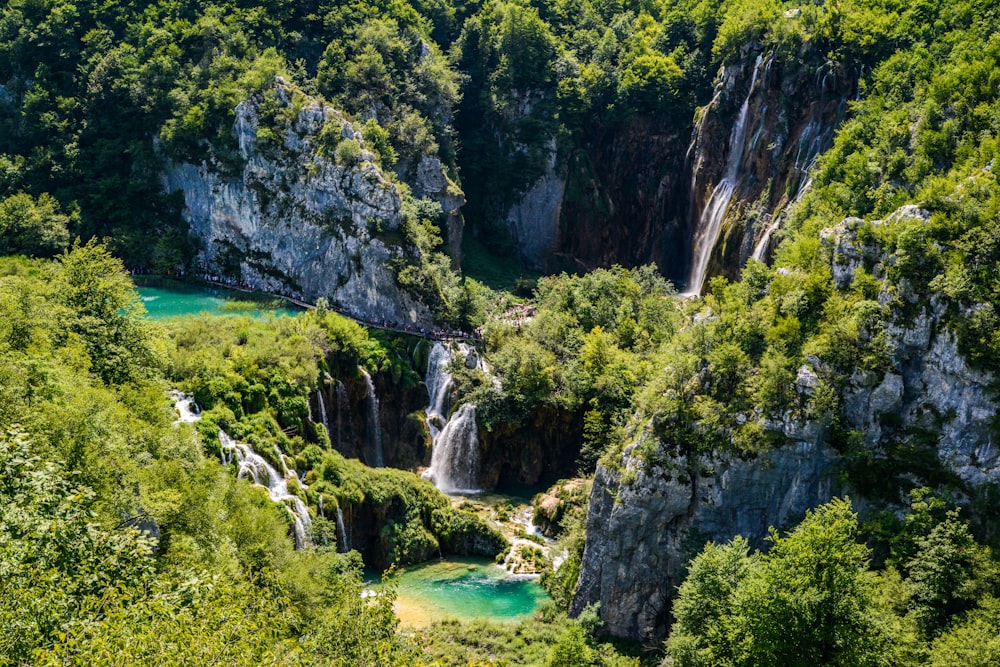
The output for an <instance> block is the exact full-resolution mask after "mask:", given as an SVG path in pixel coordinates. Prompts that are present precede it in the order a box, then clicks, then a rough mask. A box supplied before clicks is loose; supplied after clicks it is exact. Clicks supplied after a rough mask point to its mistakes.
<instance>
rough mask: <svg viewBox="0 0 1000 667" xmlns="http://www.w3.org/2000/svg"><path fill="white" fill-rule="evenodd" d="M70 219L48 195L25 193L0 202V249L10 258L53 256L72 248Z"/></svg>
mask: <svg viewBox="0 0 1000 667" xmlns="http://www.w3.org/2000/svg"><path fill="white" fill-rule="evenodd" d="M68 224H69V216H66V215H63V214H62V213H60V212H59V203H58V202H57V201H56V200H55V199H54V198H53V197H52V196H51V195H49V194H43V195H41V196H40V197H38V199H37V200H36V199H34V198H33V197H32V196H31V195H28V194H25V193H23V192H21V193H18V194H16V195H11V196H10V197H7V198H6V199H3V200H0V247H3V248H5V250H6V252H8V253H10V254H16V253H23V254H26V255H36V256H37V255H52V254H54V253H56V252H59V251H60V250H63V249H64V248H65V247H66V246H67V245H69V230H68V228H67V225H68Z"/></svg>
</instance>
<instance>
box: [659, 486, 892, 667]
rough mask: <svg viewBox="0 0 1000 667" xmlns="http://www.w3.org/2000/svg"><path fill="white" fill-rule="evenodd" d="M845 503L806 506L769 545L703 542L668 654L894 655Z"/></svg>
mask: <svg viewBox="0 0 1000 667" xmlns="http://www.w3.org/2000/svg"><path fill="white" fill-rule="evenodd" d="M856 538H857V520H856V516H855V515H854V514H853V512H851V509H850V504H849V502H847V501H845V500H834V501H832V502H831V503H829V504H827V505H824V506H822V507H819V508H817V509H816V510H815V511H812V512H809V513H808V514H807V515H806V518H805V519H804V520H803V522H802V523H801V524H800V525H799V526H798V527H797V528H795V529H794V530H793V531H791V532H790V533H789V534H788V535H787V536H786V537H780V536H779V535H778V534H777V532H772V535H771V542H772V546H771V549H770V551H769V552H768V553H767V554H766V555H763V556H751V555H750V554H749V549H748V546H747V543H746V541H744V540H742V539H740V538H737V539H736V540H734V541H733V542H731V543H730V544H729V545H726V546H723V547H717V546H715V545H711V544H710V545H709V546H708V547H706V549H705V551H703V552H702V553H701V554H700V555H699V556H698V557H697V558H696V559H695V560H694V561H693V562H692V565H691V569H690V571H689V575H688V579H687V580H685V582H684V584H683V585H682V586H681V589H680V591H679V597H678V600H677V623H676V625H675V626H674V633H673V634H672V635H671V639H670V641H669V642H668V652H669V653H670V655H671V656H672V657H673V658H674V660H675V661H677V662H678V663H679V664H687V665H709V664H715V665H757V664H785V665H824V664H850V665H865V664H872V665H875V664H883V663H884V662H886V661H888V660H890V659H891V657H892V647H891V645H890V644H889V642H888V640H889V633H888V626H887V623H886V619H885V618H883V616H884V615H885V614H886V610H885V609H884V608H883V606H882V602H881V598H880V597H879V595H878V588H877V582H876V579H875V578H874V576H873V575H872V574H871V573H870V572H868V569H867V568H868V550H867V548H866V547H865V546H864V545H862V544H859V543H858V542H857V541H856Z"/></svg>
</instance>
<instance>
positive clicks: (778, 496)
mask: <svg viewBox="0 0 1000 667" xmlns="http://www.w3.org/2000/svg"><path fill="white" fill-rule="evenodd" d="M789 433H792V434H795V433H794V432H793V431H792V430H791V429H789ZM650 438H654V436H653V435H652V434H651V433H650V432H648V431H647V430H643V431H642V432H641V434H640V435H639V437H638V438H637V440H636V442H635V443H633V444H632V445H631V446H629V447H627V448H626V449H625V452H624V454H623V455H622V459H621V461H620V468H615V469H611V468H607V467H604V466H599V467H598V470H597V475H596V476H595V479H594V487H593V490H592V492H591V496H590V509H589V512H588V515H587V545H586V548H585V550H584V554H583V566H582V568H581V570H580V579H579V581H578V584H577V589H576V594H575V596H574V599H573V607H572V611H573V612H574V613H575V614H576V613H580V612H581V611H583V609H584V608H585V607H586V606H587V605H588V604H592V603H595V602H600V604H601V608H600V614H601V618H602V619H603V621H604V627H605V629H606V630H607V632H609V633H611V634H612V635H615V636H618V637H626V638H630V639H636V640H643V639H650V638H655V637H659V636H662V635H664V634H665V632H666V630H667V628H668V624H669V614H670V599H671V597H672V596H673V593H674V590H675V587H676V586H678V585H679V584H680V583H681V581H683V576H684V572H685V566H686V564H687V562H688V560H690V558H691V557H693V556H694V555H695V554H697V553H698V551H700V550H701V548H702V547H703V546H704V545H705V542H707V541H709V540H712V541H716V542H722V541H726V540H729V539H731V538H732V537H733V536H734V535H745V536H747V537H749V538H750V539H751V540H752V542H753V543H754V544H755V545H756V546H757V547H763V546H764V544H763V540H764V537H765V536H766V535H767V529H768V526H772V525H778V526H791V525H794V523H795V522H796V521H798V520H799V519H801V518H802V517H803V516H804V514H805V511H806V510H807V509H810V508H812V507H815V506H816V505H819V504H821V503H823V502H826V501H827V500H829V499H830V498H831V497H833V495H835V494H836V493H838V492H839V491H840V489H841V487H840V485H839V484H838V482H837V453H836V452H835V451H834V450H833V449H831V448H830V447H828V446H826V445H825V444H823V443H822V442H820V441H816V440H793V441H792V442H791V443H790V444H788V445H786V446H784V447H781V448H779V449H776V450H773V451H769V452H766V453H764V454H762V455H761V456H759V457H757V458H755V459H750V460H744V459H741V458H739V457H737V456H735V455H733V454H705V455H695V454H690V455H687V454H682V453H677V452H673V451H671V450H670V447H669V445H667V444H665V443H655V444H653V446H652V450H651V451H652V453H651V454H646V455H641V454H640V452H643V451H649V449H648V448H649V444H650V443H649V439H650Z"/></svg>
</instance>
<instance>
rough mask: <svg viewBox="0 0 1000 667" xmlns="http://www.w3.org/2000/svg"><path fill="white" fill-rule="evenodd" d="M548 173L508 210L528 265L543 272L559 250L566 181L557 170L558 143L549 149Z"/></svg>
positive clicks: (513, 234) (511, 228) (514, 235)
mask: <svg viewBox="0 0 1000 667" xmlns="http://www.w3.org/2000/svg"><path fill="white" fill-rule="evenodd" d="M548 151H549V152H548V159H547V161H546V164H545V173H544V174H543V175H542V177H541V178H539V179H538V180H537V181H536V182H535V184H534V185H533V186H532V187H531V189H529V190H528V191H527V192H525V193H524V194H523V195H521V197H520V198H519V199H518V200H517V202H516V203H515V204H514V205H513V206H511V207H510V209H509V210H508V211H507V216H506V223H507V229H508V231H510V235H511V238H512V239H513V240H514V243H515V244H516V245H517V247H518V249H519V250H520V251H521V258H522V259H523V260H524V261H525V263H526V264H527V265H528V266H531V267H532V268H536V269H544V268H545V267H546V265H547V264H549V262H550V260H551V258H552V255H553V253H555V252H557V250H558V248H559V213H560V209H561V207H562V199H563V192H564V190H565V189H566V181H565V180H564V179H563V177H562V176H560V175H559V174H558V173H557V171H556V169H557V164H556V144H555V140H554V139H553V140H552V141H551V143H550V145H549V149H548Z"/></svg>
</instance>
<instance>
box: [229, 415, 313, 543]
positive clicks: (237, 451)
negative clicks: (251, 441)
mask: <svg viewBox="0 0 1000 667" xmlns="http://www.w3.org/2000/svg"><path fill="white" fill-rule="evenodd" d="M219 443H220V444H221V445H222V462H223V463H225V464H227V465H228V464H229V463H232V462H233V459H234V458H235V460H236V466H237V473H236V478H237V479H244V478H246V477H249V478H250V479H252V480H253V483H254V484H256V485H258V486H262V487H264V488H266V489H267V493H268V495H269V496H270V497H271V500H273V501H274V502H276V503H280V504H281V505H282V506H283V507H284V508H285V509H286V510H288V513H289V514H290V515H291V516H292V521H293V525H294V531H295V548H296V549H301V548H303V547H306V546H309V544H310V541H309V530H310V528H311V527H312V518H311V517H310V516H309V508H308V507H306V504H305V503H304V502H303V501H302V499H301V498H299V497H298V496H296V495H293V494H291V493H289V492H288V481H287V477H288V476H289V475H290V476H293V477H294V476H295V471H290V470H288V468H287V467H285V465H284V460H283V459H282V468H284V470H283V472H278V471H277V470H275V469H274V467H273V466H272V465H271V464H270V463H268V462H267V461H266V460H265V459H264V458H263V457H262V456H261V455H260V454H258V453H257V452H255V451H254V450H253V448H252V447H251V446H250V445H247V444H244V443H242V442H236V441H235V440H233V439H232V438H230V437H229V435H228V434H227V433H226V432H225V431H222V430H220V431H219ZM280 455H281V453H280V452H279V456H280Z"/></svg>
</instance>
